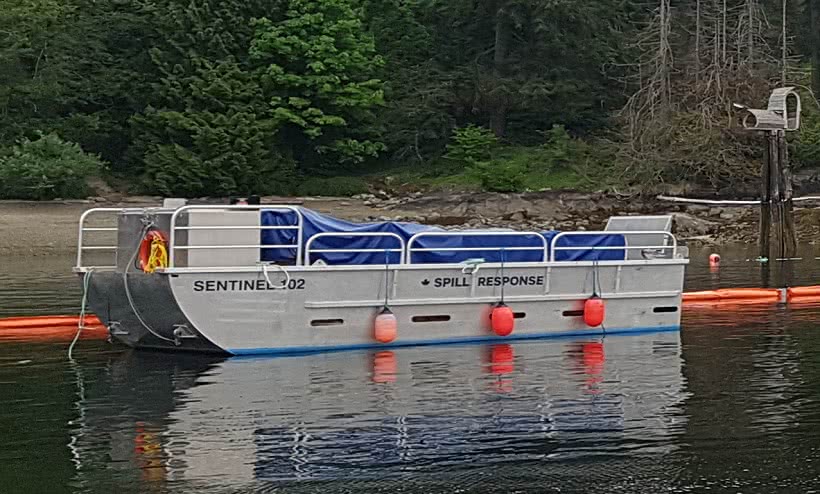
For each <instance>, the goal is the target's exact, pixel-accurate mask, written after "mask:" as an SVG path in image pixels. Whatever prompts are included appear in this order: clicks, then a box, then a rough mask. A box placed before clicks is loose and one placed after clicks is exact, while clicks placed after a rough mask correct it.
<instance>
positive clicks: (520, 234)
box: [406, 231, 547, 264]
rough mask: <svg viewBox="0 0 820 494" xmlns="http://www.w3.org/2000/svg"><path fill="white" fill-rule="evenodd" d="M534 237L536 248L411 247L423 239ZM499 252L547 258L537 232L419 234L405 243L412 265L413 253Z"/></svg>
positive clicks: (409, 262)
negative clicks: (538, 255) (535, 253)
mask: <svg viewBox="0 0 820 494" xmlns="http://www.w3.org/2000/svg"><path fill="white" fill-rule="evenodd" d="M456 236H457V237H489V236H494V237H495V236H504V237H514V236H518V237H535V238H536V239H538V241H539V243H540V244H541V246H540V247H538V246H498V247H492V246H480V247H413V244H414V243H416V242H418V240H419V239H420V238H424V237H456ZM471 251H472V252H487V251H492V252H501V251H541V253H542V255H541V261H545V260H546V257H547V239H545V238H544V236H543V235H541V234H540V233H538V232H493V231H482V232H474V231H450V232H421V233H417V234H415V235H413V236H412V237H410V240H409V241H408V242H407V256H406V259H407V263H408V264H413V253H415V252H471Z"/></svg>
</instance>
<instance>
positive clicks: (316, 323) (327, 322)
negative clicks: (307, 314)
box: [310, 319, 345, 328]
mask: <svg viewBox="0 0 820 494" xmlns="http://www.w3.org/2000/svg"><path fill="white" fill-rule="evenodd" d="M344 323H345V321H344V319H314V320H312V321H310V325H311V326H313V327H314V328H318V327H322V326H341V325H342V324H344Z"/></svg>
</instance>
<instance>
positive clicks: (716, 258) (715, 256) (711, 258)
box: [709, 254, 720, 266]
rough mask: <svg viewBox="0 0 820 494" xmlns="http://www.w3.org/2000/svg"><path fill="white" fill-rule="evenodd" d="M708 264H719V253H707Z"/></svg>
mask: <svg viewBox="0 0 820 494" xmlns="http://www.w3.org/2000/svg"><path fill="white" fill-rule="evenodd" d="M709 265H710V266H719V265H720V254H710V255H709Z"/></svg>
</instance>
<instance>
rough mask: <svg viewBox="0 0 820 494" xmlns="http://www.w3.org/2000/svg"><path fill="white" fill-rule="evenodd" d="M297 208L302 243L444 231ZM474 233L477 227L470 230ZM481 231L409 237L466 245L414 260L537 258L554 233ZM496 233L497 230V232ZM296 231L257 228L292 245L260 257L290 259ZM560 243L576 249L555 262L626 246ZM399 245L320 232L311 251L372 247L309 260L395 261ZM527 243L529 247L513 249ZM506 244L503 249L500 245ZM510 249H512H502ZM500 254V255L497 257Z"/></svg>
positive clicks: (276, 214) (284, 217) (600, 238)
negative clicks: (358, 220) (601, 248)
mask: <svg viewBox="0 0 820 494" xmlns="http://www.w3.org/2000/svg"><path fill="white" fill-rule="evenodd" d="M300 211H301V213H302V221H303V225H302V232H303V239H302V242H303V245H307V242H308V240H309V239H310V238H311V237H313V236H314V235H316V234H318V233H325V232H334V233H342V232H351V233H377V232H378V233H392V234H395V235H398V236H399V237H400V238H402V239H403V240H404V243H405V245H406V244H407V243H408V242H409V240H410V237H412V236H413V235H415V234H417V233H421V232H444V231H446V230H444V229H442V228H439V227H435V226H428V225H420V224H416V223H402V222H392V221H387V222H379V223H353V222H350V221H345V220H340V219H337V218H334V217H332V216H328V215H324V214H321V213H317V212H316V211H312V210H310V209H305V208H300ZM296 223H297V221H296V213H294V212H293V211H291V210H277V209H265V210H262V212H261V224H262V226H293V225H296ZM472 231H474V232H476V231H479V230H472ZM480 231H481V232H482V233H483V234H482V235H470V234H468V232H465V231H460V232H448V233H450V234H449V235H446V236H429V237H422V238H421V239H419V240H418V241H416V242H414V244H413V248H414V249H431V248H435V249H442V248H445V249H446V248H457V249H465V248H469V250H457V251H446V250H444V251H441V250H436V251H430V252H414V253H413V254H412V259H410V260H411V261H412V262H413V263H418V264H422V263H435V264H440V263H460V262H463V261H465V260H467V259H475V258H481V259H484V260H485V261H486V262H500V261H502V260H503V261H504V262H541V261H542V260H543V259H544V250H543V247H544V242H545V241H546V243H547V246H549V242H550V241H551V240H552V238H553V237H554V236H555V235H557V234H558V233H559V232H556V231H551V232H545V233H543V234H535V233H532V234H523V233H522V234H520V235H502V234H495V235H494V234H492V233H493V231H492V230H480ZM496 233H498V232H496ZM296 237H297V233H296V230H262V234H261V244H262V245H294V247H292V248H270V249H262V252H261V259H262V260H263V261H269V262H278V263H280V264H294V263H295V261H296V247H295V245H296ZM559 245H560V246H566V247H574V246H578V247H579V249H578V250H566V251H564V250H562V251H558V253H557V254H556V260H557V261H581V260H600V261H604V260H622V259H624V250H621V249H617V250H604V251H591V250H589V249H588V247H590V246H612V247H622V246H624V245H625V239H624V237H623V235H617V234H601V235H572V234H570V235H569V236H564V237H561V238H560V239H559ZM398 248H400V244H399V242H398V240H396V239H395V238H393V237H344V236H338V237H336V236H334V237H322V238H319V239H317V240H316V241H314V242H313V244H312V245H311V250H312V251H316V250H323V249H370V250H375V251H376V252H316V253H314V254H312V255H311V262H315V261H316V260H318V259H321V260H322V261H324V262H325V263H327V264H354V265H360V264H384V263H385V261H388V262H389V263H390V264H395V263H398V262H399V260H400V253H399V252H396V251H391V252H385V250H386V249H398ZM515 248H527V249H528V250H514V249H515ZM501 249H505V250H503V251H502V250H501ZM506 249H513V250H506ZM502 256H503V259H502Z"/></svg>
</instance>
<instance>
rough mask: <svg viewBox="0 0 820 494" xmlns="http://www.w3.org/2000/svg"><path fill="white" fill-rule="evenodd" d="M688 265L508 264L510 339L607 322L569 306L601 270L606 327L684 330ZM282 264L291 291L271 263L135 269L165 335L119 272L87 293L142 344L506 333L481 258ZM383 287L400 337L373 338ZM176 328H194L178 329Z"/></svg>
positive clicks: (272, 348) (262, 344)
mask: <svg viewBox="0 0 820 494" xmlns="http://www.w3.org/2000/svg"><path fill="white" fill-rule="evenodd" d="M685 265H686V261H667V262H658V261H653V262H617V263H600V265H592V264H583V263H582V264H576V263H565V264H555V263H552V264H545V263H538V264H536V263H533V264H530V265H508V266H506V267H505V271H504V276H508V277H510V278H511V279H512V278H516V279H518V280H519V283H518V285H515V286H513V285H507V286H505V294H504V296H505V300H506V302H507V303H508V305H510V306H511V307H512V308H513V310H514V311H515V312H517V313H518V314H519V316H520V318H519V319H517V320H516V328H515V331H514V333H513V335H512V337H510V338H505V339H510V340H513V339H528V338H541V337H550V336H566V335H579V334H590V335H594V334H601V333H602V332H604V328H590V327H588V326H586V325H585V324H584V322H583V318H582V317H580V316H578V315H577V313H576V315H573V314H572V313H570V312H568V311H577V310H579V309H580V308H581V307H582V305H583V300H584V299H585V298H588V297H589V296H590V295H591V293H592V291H593V286H592V285H593V278H594V277H596V276H597V278H598V290H599V291H600V292H601V293H602V294H603V296H604V298H605V300H606V304H607V316H606V321H605V327H606V328H608V329H609V330H611V331H617V332H629V331H651V330H653V329H657V330H670V329H677V328H678V327H679V325H680V310H679V309H680V297H681V295H680V294H681V290H682V284H683V270H684V267H685ZM285 269H287V270H288V276H289V278H286V277H285V276H284V274H283V273H282V272H281V271H280V270H278V269H270V270H269V272H268V274H267V276H268V279H270V281H271V283H272V284H273V285H275V286H279V284H280V283H286V282H287V283H286V284H289V285H290V288H289V289H272V288H271V285H269V284H268V282H267V281H266V279H265V276H264V273H262V272H261V271H259V270H253V269H244V270H223V271H185V270H180V271H178V272H176V273H173V274H169V273H163V274H144V273H133V274H130V273H129V276H128V283H129V289H130V292H131V296H132V300H133V305H134V307H135V308H136V309H137V311H138V312H139V315H140V316H141V317H142V319H143V320H144V321H145V323H146V325H148V326H149V327H151V328H152V329H153V330H154V331H155V332H156V333H158V334H159V335H160V336H162V338H157V337H156V336H154V335H152V334H151V332H149V331H148V330H147V329H145V328H144V325H143V324H142V323H141V322H140V321H139V319H138V318H137V317H136V315H135V314H134V311H133V310H132V309H131V303H129V301H128V299H127V297H126V293H125V289H124V284H123V279H122V274H121V273H94V274H93V275H92V279H91V293H90V294H89V299H90V302H91V306H92V309H93V310H94V311H95V312H96V313H97V314H98V315H100V317H101V318H102V319H103V321H104V322H105V323H106V324H109V325H110V324H111V323H115V324H114V326H115V327H119V330H118V331H112V336H113V337H114V338H115V339H117V340H120V341H122V342H124V343H126V344H127V345H129V346H132V347H137V348H163V349H172V350H188V351H207V352H218V353H225V352H227V353H230V354H255V353H272V354H282V353H304V352H311V351H325V350H342V349H354V348H367V347H376V348H378V347H380V346H411V345H423V344H437V343H458V342H474V341H490V340H495V341H499V340H500V338H499V337H496V336H495V335H494V334H493V333H492V330H491V328H490V320H489V313H490V310H491V309H492V306H493V304H494V303H496V302H498V301H499V300H500V297H501V290H500V285H498V284H495V283H494V280H495V279H496V278H498V277H500V276H501V271H500V267H499V266H492V265H488V266H486V267H482V268H481V269H480V271H479V273H477V274H476V275H470V274H465V273H463V272H462V269H463V266H459V265H443V266H412V267H411V266H396V267H391V268H390V269H389V270H388V271H385V269H384V268H378V267H310V266H307V267H287V268H285ZM593 275H595V276H593ZM288 280H289V281H288ZM385 280H386V281H385ZM445 280H450V281H449V282H448V281H445ZM649 287H651V289H650V288H649ZM385 292H386V293H385ZM385 294H386V295H387V299H388V304H389V305H390V307H391V309H392V310H393V312H394V313H395V314H396V316H397V319H398V324H399V336H398V338H397V339H396V341H395V342H393V343H391V344H390V345H381V344H379V343H377V342H376V341H374V339H373V337H372V327H373V318H374V317H375V315H376V314H377V313H378V312H379V311H380V310H381V308H382V307H383V305H384V300H385ZM659 309H661V310H660V311H659ZM180 326H183V327H184V328H185V330H186V332H187V333H188V337H186V338H175V336H174V329H175V328H179V327H180ZM169 340H172V341H169ZM173 340H175V341H173Z"/></svg>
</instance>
